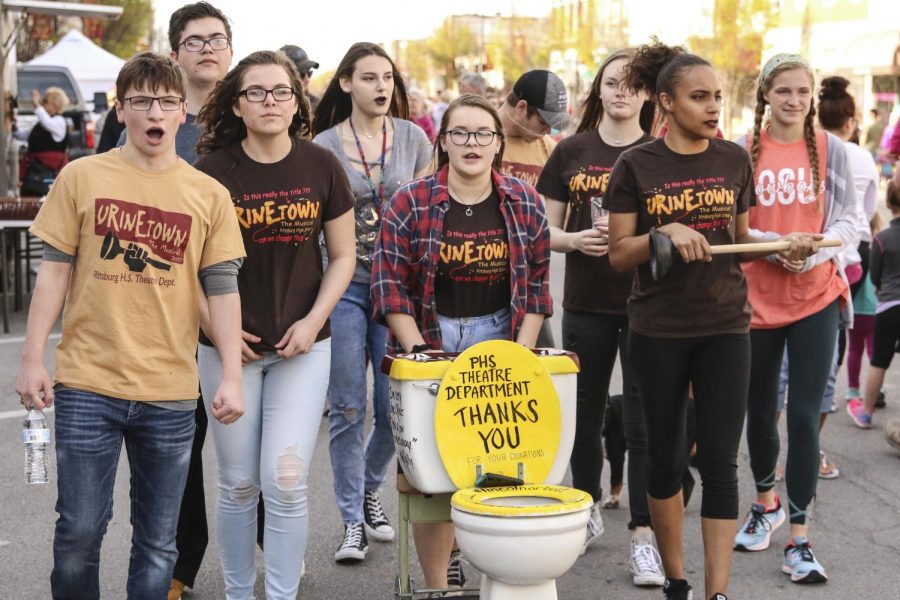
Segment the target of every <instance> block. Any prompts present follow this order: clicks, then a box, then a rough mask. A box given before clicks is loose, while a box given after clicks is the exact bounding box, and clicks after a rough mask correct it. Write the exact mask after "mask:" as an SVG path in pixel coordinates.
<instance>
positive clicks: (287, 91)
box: [238, 87, 295, 102]
mask: <svg viewBox="0 0 900 600" xmlns="http://www.w3.org/2000/svg"><path fill="white" fill-rule="evenodd" d="M269 94H272V97H273V98H275V101H276V102H287V101H288V100H290V99H291V98H293V97H294V94H295V92H294V90H293V88H289V87H277V88H275V89H272V90H267V89H265V88H258V87H254V88H248V89H246V90H241V91H240V92H239V93H238V96H243V97H244V98H246V99H247V102H265V101H266V96H268V95H269Z"/></svg>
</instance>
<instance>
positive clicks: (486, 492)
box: [450, 485, 593, 517]
mask: <svg viewBox="0 0 900 600" xmlns="http://www.w3.org/2000/svg"><path fill="white" fill-rule="evenodd" d="M592 502H593V499H592V498H591V495H590V494H588V493H587V492H583V491H581V490H576V489H575V488H570V487H564V486H561V485H520V486H517V487H495V488H469V489H467V490H459V491H458V492H456V493H455V494H453V497H452V498H450V505H451V506H452V507H453V508H455V509H457V510H461V511H463V512H467V513H470V514H475V515H488V516H494V517H534V516H549V515H562V514H568V513H573V512H578V511H580V510H584V509H586V508H589V507H590V506H591V503H592Z"/></svg>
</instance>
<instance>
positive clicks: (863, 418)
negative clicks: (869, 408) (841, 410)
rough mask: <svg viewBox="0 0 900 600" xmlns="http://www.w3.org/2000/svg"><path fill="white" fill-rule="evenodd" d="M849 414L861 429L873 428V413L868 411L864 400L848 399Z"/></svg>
mask: <svg viewBox="0 0 900 600" xmlns="http://www.w3.org/2000/svg"><path fill="white" fill-rule="evenodd" d="M847 414H848V415H850V418H851V419H853V424H854V425H856V426H857V427H859V428H860V429H872V415H870V414H869V413H867V412H866V409H865V407H864V405H863V401H862V400H860V399H859V398H851V399H850V400H848V401H847Z"/></svg>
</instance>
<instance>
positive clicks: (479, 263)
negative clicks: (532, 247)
mask: <svg viewBox="0 0 900 600" xmlns="http://www.w3.org/2000/svg"><path fill="white" fill-rule="evenodd" d="M509 286H510V283H509V236H508V235H507V231H506V223H505V222H504V220H503V214H502V213H501V212H500V197H499V196H498V195H497V191H496V190H494V191H493V192H491V195H490V196H488V198H487V199H485V200H484V201H483V202H479V203H478V204H475V205H472V206H466V205H464V204H460V203H459V202H457V201H456V200H454V199H453V198H452V197H451V198H450V208H449V209H448V210H447V214H446V215H444V231H443V235H442V237H441V256H440V260H439V261H438V268H437V278H436V279H435V290H434V291H435V302H436V303H437V311H438V314H440V315H443V316H445V317H456V318H463V317H480V316H483V315H489V314H492V313H495V312H497V311H498V310H500V309H502V308H505V307H508V306H509V303H510V289H509Z"/></svg>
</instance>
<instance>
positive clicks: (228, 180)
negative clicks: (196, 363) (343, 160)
mask: <svg viewBox="0 0 900 600" xmlns="http://www.w3.org/2000/svg"><path fill="white" fill-rule="evenodd" d="M194 166H196V167H197V169H199V170H201V171H203V172H204V173H206V174H208V175H210V176H211V177H213V178H215V179H216V180H218V181H219V182H220V183H222V185H224V186H225V187H226V188H227V189H228V191H229V193H230V194H231V200H232V202H234V208H235V211H236V212H237V216H238V222H239V223H240V226H241V234H242V235H243V238H244V247H245V249H246V251H247V258H246V259H245V260H244V264H243V265H242V266H241V270H240V272H239V273H238V289H239V290H240V294H241V317H242V327H243V329H244V330H245V331H248V332H250V333H252V334H254V335H257V336H259V337H260V338H262V342H260V343H259V344H255V347H254V348H253V349H254V350H256V351H261V352H269V351H272V350H274V345H275V344H277V343H278V342H279V341H280V340H281V338H282V336H284V334H285V332H286V331H287V329H288V328H289V327H290V326H291V325H293V324H294V322H296V321H299V320H300V319H302V318H303V317H305V316H306V315H307V314H308V313H309V311H310V309H312V306H313V304H314V303H315V301H316V296H317V295H318V293H319V285H320V284H321V282H322V275H323V268H322V251H321V249H320V246H319V234H320V233H321V231H322V224H323V222H325V221H330V220H331V219H334V218H336V217H339V216H341V215H342V214H344V213H345V212H347V211H348V210H350V209H352V208H353V204H354V198H353V194H352V192H351V191H350V184H349V183H348V182H347V175H346V173H344V169H343V168H342V167H341V165H340V163H339V162H338V160H337V158H335V156H334V155H333V154H332V153H331V152H330V151H328V150H326V149H324V148H321V147H319V146H317V145H316V144H313V143H312V142H308V141H305V140H294V141H293V147H292V148H291V151H290V152H289V153H288V155H287V156H285V157H284V158H283V159H281V160H280V161H278V162H276V163H259V162H256V161H255V160H253V159H252V158H250V157H249V156H248V155H247V153H246V152H244V149H243V147H242V146H241V145H240V144H234V145H232V146H228V147H227V148H220V149H219V150H215V151H213V152H211V153H209V154H206V155H203V156H201V157H200V159H199V160H198V161H197V162H196V164H195V165H194ZM330 335H331V333H330V329H329V324H328V323H327V322H326V323H325V326H324V327H322V329H321V331H320V332H319V335H318V336H317V337H316V341H320V340H323V339H325V338H327V337H329V336H330ZM200 341H201V342H202V343H204V344H209V340H208V339H206V338H205V337H204V336H202V335H201V340H200Z"/></svg>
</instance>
